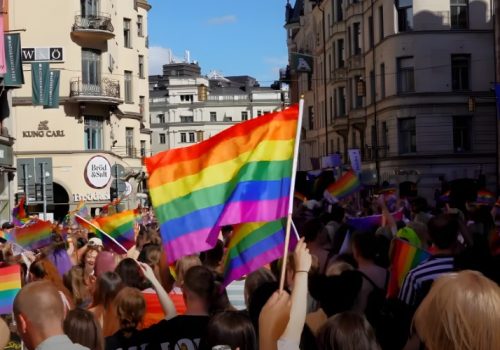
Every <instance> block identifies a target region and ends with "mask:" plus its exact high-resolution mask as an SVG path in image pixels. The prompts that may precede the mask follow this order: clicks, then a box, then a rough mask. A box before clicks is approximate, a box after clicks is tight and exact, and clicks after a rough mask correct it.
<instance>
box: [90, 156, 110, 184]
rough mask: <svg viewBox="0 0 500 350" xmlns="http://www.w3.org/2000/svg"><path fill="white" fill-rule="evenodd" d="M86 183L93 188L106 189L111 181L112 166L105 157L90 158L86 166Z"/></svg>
mask: <svg viewBox="0 0 500 350" xmlns="http://www.w3.org/2000/svg"><path fill="white" fill-rule="evenodd" d="M84 175H85V181H86V182H87V184H88V185H89V186H90V187H92V188H98V189H99V188H104V187H106V186H107V185H108V183H109V180H111V164H109V161H108V160H107V159H106V158H104V157H103V156H95V157H92V158H90V160H89V161H88V163H87V165H86V166H85V174H84Z"/></svg>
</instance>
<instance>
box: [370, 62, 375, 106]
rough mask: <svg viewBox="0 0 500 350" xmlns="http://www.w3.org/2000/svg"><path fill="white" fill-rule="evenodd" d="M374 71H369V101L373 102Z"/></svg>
mask: <svg viewBox="0 0 500 350" xmlns="http://www.w3.org/2000/svg"><path fill="white" fill-rule="evenodd" d="M375 93H376V92H375V71H373V70H371V71H370V101H371V103H374V102H375Z"/></svg>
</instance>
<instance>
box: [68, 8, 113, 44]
mask: <svg viewBox="0 0 500 350" xmlns="http://www.w3.org/2000/svg"><path fill="white" fill-rule="evenodd" d="M113 32H114V28H113V25H112V24H111V16H110V15H109V14H105V13H98V14H96V15H86V16H82V15H76V16H75V23H74V24H73V29H72V33H71V35H72V36H73V37H74V38H75V39H80V40H89V41H99V40H104V41H106V40H109V39H112V38H114V37H115V34H114V33H113Z"/></svg>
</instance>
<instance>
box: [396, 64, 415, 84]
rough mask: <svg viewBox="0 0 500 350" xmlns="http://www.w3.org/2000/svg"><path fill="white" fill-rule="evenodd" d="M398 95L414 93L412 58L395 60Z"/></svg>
mask: <svg viewBox="0 0 500 350" xmlns="http://www.w3.org/2000/svg"><path fill="white" fill-rule="evenodd" d="M397 69H398V73H397V79H398V93H405V92H413V91H415V79H414V72H413V70H414V68H413V57H400V58H398V59H397Z"/></svg>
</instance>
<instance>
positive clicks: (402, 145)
mask: <svg viewBox="0 0 500 350" xmlns="http://www.w3.org/2000/svg"><path fill="white" fill-rule="evenodd" d="M398 131H399V153H400V154H406V153H415V152H416V151H417V135H416V128H415V118H405V119H399V120H398Z"/></svg>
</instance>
